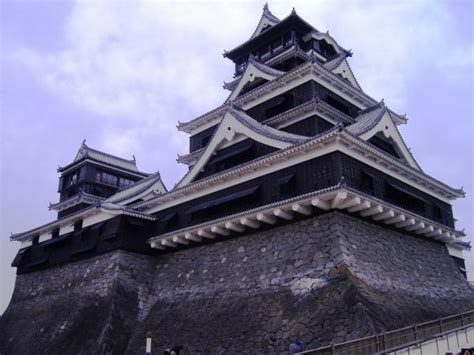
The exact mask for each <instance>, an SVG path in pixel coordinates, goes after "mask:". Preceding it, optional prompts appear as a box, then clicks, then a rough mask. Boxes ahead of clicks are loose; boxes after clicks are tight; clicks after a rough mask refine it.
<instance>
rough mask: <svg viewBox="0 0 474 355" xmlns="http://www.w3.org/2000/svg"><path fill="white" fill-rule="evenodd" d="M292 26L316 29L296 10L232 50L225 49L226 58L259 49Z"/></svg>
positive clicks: (302, 28)
mask: <svg viewBox="0 0 474 355" xmlns="http://www.w3.org/2000/svg"><path fill="white" fill-rule="evenodd" d="M291 28H295V29H298V30H300V31H301V32H303V33H305V32H310V31H312V30H315V28H314V27H313V26H311V25H310V24H309V23H308V22H306V21H305V20H303V19H302V18H301V17H300V16H298V15H297V14H296V12H292V13H291V14H290V15H289V16H287V17H286V18H284V19H283V20H281V21H280V23H278V24H276V25H274V26H273V27H270V28H269V29H268V30H266V31H264V32H262V33H260V34H259V35H258V36H256V37H253V38H251V39H249V40H248V41H246V42H244V43H242V44H241V45H239V46H237V47H235V48H234V49H232V50H230V51H224V54H223V55H224V58H229V59H230V60H232V61H234V62H235V61H236V60H238V59H239V58H241V57H242V56H244V55H246V54H247V53H250V52H252V51H253V50H255V49H258V47H260V46H261V45H262V43H265V42H266V41H269V40H271V39H272V38H273V37H275V36H276V35H278V34H279V33H282V32H284V31H286V30H289V29H291Z"/></svg>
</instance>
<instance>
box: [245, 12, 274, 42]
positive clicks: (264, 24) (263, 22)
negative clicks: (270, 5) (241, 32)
mask: <svg viewBox="0 0 474 355" xmlns="http://www.w3.org/2000/svg"><path fill="white" fill-rule="evenodd" d="M277 23H278V22H276V21H271V20H270V19H269V18H267V17H265V16H262V18H261V20H260V22H259V23H258V26H257V29H256V30H255V32H254V33H253V35H252V37H250V39H252V38H255V37H257V36H258V35H259V34H260V33H262V31H263V30H264V29H265V28H267V27H269V26H270V27H271V26H275V25H276V24H277Z"/></svg>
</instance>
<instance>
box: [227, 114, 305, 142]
mask: <svg viewBox="0 0 474 355" xmlns="http://www.w3.org/2000/svg"><path fill="white" fill-rule="evenodd" d="M228 112H229V113H230V114H231V115H232V116H233V117H234V118H235V119H236V120H237V121H239V122H240V123H242V124H243V125H244V126H246V127H248V128H250V129H251V130H253V131H254V132H256V133H257V134H260V135H262V136H265V137H267V138H270V139H276V140H279V141H283V142H287V143H291V144H298V143H302V142H304V141H305V140H307V139H308V138H309V137H306V136H300V135H297V134H292V133H288V132H285V131H281V130H279V129H276V128H272V127H270V126H267V125H262V124H261V123H259V122H257V121H255V120H254V119H253V118H252V117H250V116H249V115H247V114H246V113H245V112H244V111H241V110H239V109H238V108H236V107H234V106H233V107H231V108H230V109H229V111H228Z"/></svg>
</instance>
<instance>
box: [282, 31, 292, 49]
mask: <svg viewBox="0 0 474 355" xmlns="http://www.w3.org/2000/svg"><path fill="white" fill-rule="evenodd" d="M291 44H293V41H292V40H291V33H290V32H288V33H286V34H285V35H284V36H283V46H285V47H289V46H290V45H291Z"/></svg>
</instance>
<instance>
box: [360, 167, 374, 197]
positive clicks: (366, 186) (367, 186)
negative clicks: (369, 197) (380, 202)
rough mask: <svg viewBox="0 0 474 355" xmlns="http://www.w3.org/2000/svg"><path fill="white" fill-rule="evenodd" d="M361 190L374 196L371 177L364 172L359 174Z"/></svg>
mask: <svg viewBox="0 0 474 355" xmlns="http://www.w3.org/2000/svg"><path fill="white" fill-rule="evenodd" d="M361 188H362V190H363V191H364V192H368V193H370V194H374V192H375V184H374V178H373V176H371V175H369V174H367V173H366V172H365V171H362V173H361Z"/></svg>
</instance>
